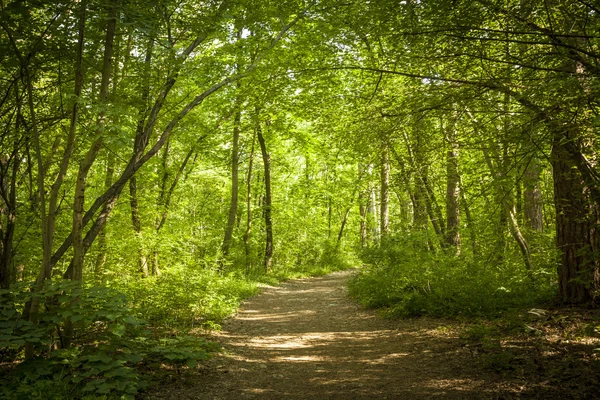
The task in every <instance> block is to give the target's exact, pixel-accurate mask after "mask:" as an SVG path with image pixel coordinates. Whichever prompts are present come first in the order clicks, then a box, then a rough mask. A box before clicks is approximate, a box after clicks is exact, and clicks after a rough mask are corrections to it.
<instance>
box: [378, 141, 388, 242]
mask: <svg viewBox="0 0 600 400" xmlns="http://www.w3.org/2000/svg"><path fill="white" fill-rule="evenodd" d="M380 181H381V182H380V183H381V203H380V213H379V217H380V231H381V239H382V241H383V240H385V238H386V236H387V235H388V233H389V226H390V216H389V204H390V153H389V148H388V145H387V143H383V145H382V149H381V163H380Z"/></svg>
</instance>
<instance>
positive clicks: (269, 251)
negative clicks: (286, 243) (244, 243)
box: [256, 123, 273, 272]
mask: <svg viewBox="0 0 600 400" xmlns="http://www.w3.org/2000/svg"><path fill="white" fill-rule="evenodd" d="M256 134H257V138H258V143H259V144H260V151H261V153H262V158H263V165H264V167H265V203H264V210H265V212H264V215H265V231H266V241H265V271H266V272H269V271H270V269H271V265H272V263H273V223H272V221H271V206H272V204H271V156H270V155H269V153H267V146H266V144H265V139H264V137H263V135H262V129H261V127H260V123H258V125H257V129H256Z"/></svg>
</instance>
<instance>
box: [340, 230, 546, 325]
mask: <svg viewBox="0 0 600 400" xmlns="http://www.w3.org/2000/svg"><path fill="white" fill-rule="evenodd" d="M423 239H424V238H423V237H419V236H416V237H409V238H403V239H397V238H395V239H394V240H391V241H389V242H388V243H387V245H386V246H385V247H381V248H374V249H369V250H366V251H365V254H364V259H365V261H366V263H367V264H369V265H368V266H366V267H365V268H364V269H363V270H362V271H361V272H360V273H359V274H358V275H357V276H356V277H355V278H354V279H353V280H352V281H351V282H350V293H351V295H353V296H354V297H356V298H357V299H358V300H359V301H360V302H361V303H362V304H364V305H365V306H367V307H370V308H382V309H385V310H386V313H389V314H390V315H398V316H420V315H432V316H494V315H498V314H500V313H502V312H504V311H506V310H508V309H511V308H521V307H527V306H531V305H534V304H536V303H538V302H540V301H545V300H548V299H549V298H550V297H551V296H552V295H553V294H554V290H555V288H554V282H553V280H552V279H551V278H550V272H549V271H548V270H549V269H550V268H552V264H551V265H547V266H545V267H543V266H538V268H539V269H538V270H536V271H534V272H535V273H534V274H533V277H534V278H533V279H534V280H533V281H532V279H531V274H530V272H529V271H527V270H526V269H525V268H524V267H523V266H522V265H520V264H518V263H516V264H509V265H507V262H505V263H504V264H502V265H490V264H489V263H488V261H487V260H484V259H473V258H471V257H467V256H458V257H457V256H455V255H449V254H445V253H443V252H439V253H438V254H433V253H430V252H427V251H423V246H424V245H425V244H424V242H423Z"/></svg>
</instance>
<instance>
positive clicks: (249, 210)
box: [244, 127, 260, 274]
mask: <svg viewBox="0 0 600 400" xmlns="http://www.w3.org/2000/svg"><path fill="white" fill-rule="evenodd" d="M258 129H260V127H257V128H256V130H255V131H254V135H253V136H252V147H251V149H250V159H249V160H248V175H247V176H246V232H244V249H245V251H246V273H247V274H248V273H250V268H251V267H252V259H251V257H250V255H251V249H250V233H251V232H252V165H253V163H254V142H255V141H256V132H257V130H258Z"/></svg>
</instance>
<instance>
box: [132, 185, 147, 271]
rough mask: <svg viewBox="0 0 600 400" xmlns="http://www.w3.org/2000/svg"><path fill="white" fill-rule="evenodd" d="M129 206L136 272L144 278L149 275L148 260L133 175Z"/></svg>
mask: <svg viewBox="0 0 600 400" xmlns="http://www.w3.org/2000/svg"><path fill="white" fill-rule="evenodd" d="M129 206H130V208H131V223H132V225H133V231H134V232H135V236H136V241H137V247H138V270H139V271H140V272H141V273H142V276H143V277H144V278H147V277H148V276H149V275H150V271H149V269H148V258H147V257H146V250H145V248H144V242H143V240H144V238H143V234H142V221H141V219H140V209H139V205H138V196H137V176H136V175H133V176H132V177H131V179H130V180H129Z"/></svg>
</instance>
